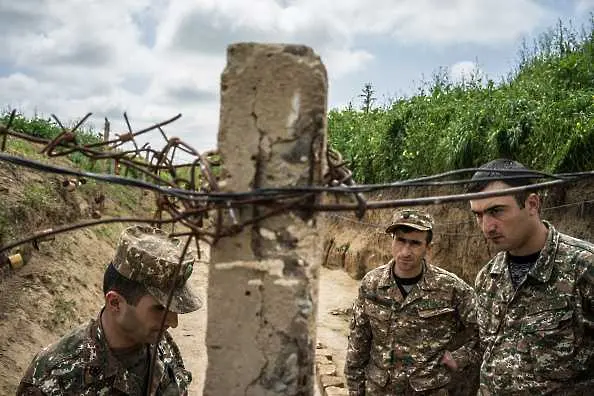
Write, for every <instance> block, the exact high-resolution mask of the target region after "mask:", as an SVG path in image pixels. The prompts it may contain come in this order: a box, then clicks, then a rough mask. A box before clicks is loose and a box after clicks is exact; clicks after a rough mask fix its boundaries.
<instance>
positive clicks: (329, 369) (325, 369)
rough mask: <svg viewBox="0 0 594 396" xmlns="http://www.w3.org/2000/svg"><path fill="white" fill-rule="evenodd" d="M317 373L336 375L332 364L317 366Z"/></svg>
mask: <svg viewBox="0 0 594 396" xmlns="http://www.w3.org/2000/svg"><path fill="white" fill-rule="evenodd" d="M317 372H318V374H319V375H336V367H335V366H334V365H333V364H319V365H318V366H317Z"/></svg>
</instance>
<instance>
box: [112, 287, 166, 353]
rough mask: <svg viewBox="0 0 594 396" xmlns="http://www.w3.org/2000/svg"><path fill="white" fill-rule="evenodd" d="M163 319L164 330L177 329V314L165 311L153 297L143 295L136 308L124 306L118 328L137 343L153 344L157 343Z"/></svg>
mask: <svg viewBox="0 0 594 396" xmlns="http://www.w3.org/2000/svg"><path fill="white" fill-rule="evenodd" d="M163 315H166V318H165V330H166V329H167V328H169V327H172V328H175V327H177V314H176V313H175V312H171V311H166V310H165V307H164V306H163V305H161V303H159V301H157V300H156V299H155V298H154V297H153V296H151V295H148V294H147V295H144V296H142V297H141V298H140V300H139V301H138V303H137V304H136V306H132V305H128V304H126V309H123V310H122V313H121V315H120V318H119V319H120V320H119V323H120V326H121V327H122V328H123V330H124V331H126V332H127V333H128V334H129V335H130V337H131V338H133V339H134V340H135V341H136V342H137V343H149V344H153V343H155V342H157V341H158V336H159V330H160V327H161V321H162V320H163Z"/></svg>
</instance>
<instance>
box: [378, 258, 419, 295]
mask: <svg viewBox="0 0 594 396" xmlns="http://www.w3.org/2000/svg"><path fill="white" fill-rule="evenodd" d="M394 265H396V262H395V261H394V259H391V260H390V261H389V262H388V265H386V268H385V270H384V273H383V274H382V276H381V278H380V279H379V281H378V283H377V286H378V287H391V286H394V285H395V284H396V279H395V278H394ZM428 267H429V266H428V265H427V262H426V261H425V259H423V276H422V277H421V280H420V281H419V283H417V284H418V285H420V286H421V288H425V286H426V283H425V274H426V273H427V271H428V269H429V268H428Z"/></svg>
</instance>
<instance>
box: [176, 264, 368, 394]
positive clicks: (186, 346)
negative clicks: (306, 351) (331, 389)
mask: <svg viewBox="0 0 594 396" xmlns="http://www.w3.org/2000/svg"><path fill="white" fill-rule="evenodd" d="M207 277H208V266H207V265H206V264H200V265H196V266H195V267H194V274H193V275H192V277H191V278H190V282H191V283H190V285H191V287H192V288H193V289H194V290H195V291H196V292H197V293H198V295H199V296H200V297H201V298H202V300H203V302H204V303H205V304H204V307H203V308H202V309H200V310H199V311H196V312H193V313H190V314H186V315H180V317H179V325H178V327H177V328H176V329H173V330H171V334H172V335H173V337H174V338H175V340H176V342H177V344H178V346H179V347H180V349H181V351H182V355H183V358H184V363H185V365H186V367H187V368H188V370H190V371H191V372H192V376H193V378H194V379H193V382H192V384H191V387H190V394H191V395H201V394H202V390H203V387H204V378H205V372H206V364H207V357H206V345H205V336H206V323H207V322H206V317H207V316H206V315H207V309H206V295H207V294H206V293H207ZM357 287H358V282H357V281H355V280H353V279H352V278H351V277H349V276H348V275H347V274H346V273H345V272H344V271H342V270H329V269H327V268H322V269H321V271H320V291H319V308H318V329H317V331H318V342H321V343H322V344H324V345H325V346H326V348H327V349H329V350H330V351H332V354H333V355H334V356H335V360H336V364H337V369H338V371H339V373H342V370H343V368H344V359H345V355H346V345H347V330H348V319H349V317H348V316H347V315H345V314H344V312H345V311H346V309H348V308H350V307H351V305H352V302H353V299H354V298H355V296H356V293H357Z"/></svg>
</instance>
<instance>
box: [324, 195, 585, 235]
mask: <svg viewBox="0 0 594 396" xmlns="http://www.w3.org/2000/svg"><path fill="white" fill-rule="evenodd" d="M585 204H594V199H590V200H583V201H579V202H570V203H567V204H563V205H556V206H549V207H546V208H543V209H542V211H543V212H550V211H553V210H556V209H563V208H568V207H573V206H582V205H585ZM324 217H326V218H329V219H338V220H340V221H345V222H349V223H352V224H359V225H361V226H365V227H368V228H374V229H380V230H383V229H385V228H386V225H385V224H384V225H381V224H377V223H372V222H368V221H360V220H357V219H353V218H351V217H346V216H341V215H337V214H328V213H325V214H324ZM474 223H476V220H474V219H472V220H466V221H440V222H436V223H435V228H436V229H438V230H439V229H440V228H448V227H450V226H453V227H456V228H457V226H464V225H468V224H474ZM372 232H373V233H374V234H381V235H386V236H388V235H389V234H386V232H384V231H372ZM438 235H447V236H460V237H468V238H474V237H482V234H481V233H480V232H478V231H477V233H476V234H468V233H463V232H445V231H439V232H438Z"/></svg>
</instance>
